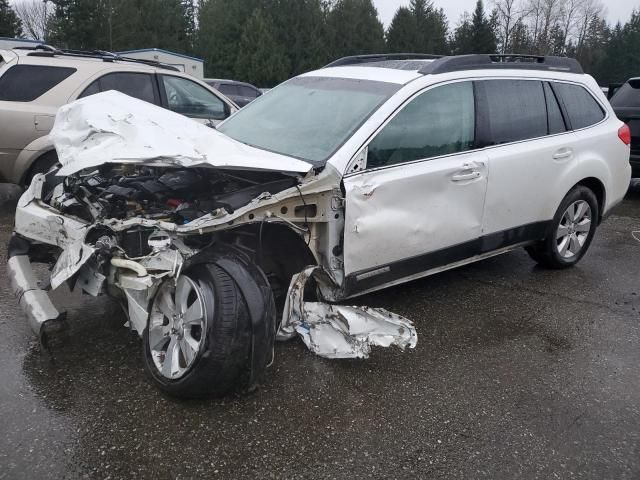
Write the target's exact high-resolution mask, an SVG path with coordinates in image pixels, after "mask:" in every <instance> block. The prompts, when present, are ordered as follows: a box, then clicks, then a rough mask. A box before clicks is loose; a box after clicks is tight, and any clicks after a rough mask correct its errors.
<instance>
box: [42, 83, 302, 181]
mask: <svg viewBox="0 0 640 480" xmlns="http://www.w3.org/2000/svg"><path fill="white" fill-rule="evenodd" d="M49 136H50V138H51V140H52V142H53V144H54V145H55V148H56V151H57V152H58V159H59V160H60V163H61V164H62V168H61V169H60V170H59V172H58V175H63V176H64V175H70V174H73V173H76V172H78V171H80V170H82V169H85V168H89V167H96V166H99V165H102V164H105V163H145V164H156V165H158V164H159V165H179V166H183V167H191V166H193V167H195V166H203V165H211V166H214V167H223V168H235V169H249V170H274V171H281V172H293V173H307V172H309V171H310V170H311V169H312V165H311V164H309V163H307V162H303V161H301V160H297V159H294V158H291V157H287V156H284V155H279V154H276V153H271V152H267V151H265V150H259V149H257V148H253V147H250V146H248V145H245V144H243V143H240V142H237V141H235V140H233V139H232V138H230V137H227V136H226V135H224V134H222V133H220V132H218V131H216V130H214V129H212V128H210V127H207V126H205V125H202V124H200V123H198V122H196V121H194V120H191V119H190V118H187V117H184V116H182V115H179V114H177V113H174V112H171V111H169V110H165V109H164V108H160V107H157V106H155V105H152V104H150V103H147V102H143V101H142V100H138V99H135V98H132V97H129V96H127V95H125V94H123V93H120V92H116V91H108V92H103V93H98V94H96V95H91V96H89V97H86V98H83V99H80V100H77V101H75V102H73V103H70V104H68V105H65V106H63V107H61V108H60V109H59V110H58V114H57V116H56V121H55V125H54V127H53V130H51V133H50V134H49Z"/></svg>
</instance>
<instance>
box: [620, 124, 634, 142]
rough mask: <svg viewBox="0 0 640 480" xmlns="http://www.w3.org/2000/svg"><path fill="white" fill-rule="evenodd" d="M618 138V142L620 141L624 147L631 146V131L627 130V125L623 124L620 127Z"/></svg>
mask: <svg viewBox="0 0 640 480" xmlns="http://www.w3.org/2000/svg"><path fill="white" fill-rule="evenodd" d="M618 137H620V140H622V143H624V144H625V145H627V146H629V145H631V129H630V128H629V125H627V124H626V123H625V124H624V125H622V126H621V127H620V129H619V130H618Z"/></svg>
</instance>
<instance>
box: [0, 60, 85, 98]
mask: <svg viewBox="0 0 640 480" xmlns="http://www.w3.org/2000/svg"><path fill="white" fill-rule="evenodd" d="M75 72H76V69H75V68H69V67H49V66H44V65H15V66H13V67H11V68H9V69H8V70H7V71H6V72H5V73H4V75H2V77H0V100H4V101H9V102H31V101H33V100H35V99H37V98H39V97H41V96H42V95H44V94H45V93H47V92H48V91H49V90H51V89H52V88H53V87H55V86H56V85H58V84H59V83H61V82H62V81H64V80H65V79H67V78H68V77H70V76H71V75H73V74H74V73H75Z"/></svg>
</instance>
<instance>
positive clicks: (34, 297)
mask: <svg viewBox="0 0 640 480" xmlns="http://www.w3.org/2000/svg"><path fill="white" fill-rule="evenodd" d="M7 273H8V275H9V279H10V281H11V289H12V290H13V294H14V295H15V297H16V298H17V299H18V303H19V304H20V307H21V308H22V310H23V311H24V313H25V315H26V316H27V318H28V320H29V326H30V327H31V329H32V330H33V331H34V332H35V334H36V335H38V337H39V338H40V339H41V340H43V333H45V332H46V331H53V330H58V328H57V326H55V325H54V324H62V323H63V321H64V318H65V313H64V312H62V313H61V312H59V311H58V310H57V309H56V307H55V306H54V305H53V303H52V302H51V299H50V298H49V295H48V294H47V292H45V291H44V290H42V289H41V288H40V287H39V285H38V281H37V280H36V277H35V275H34V273H33V269H32V268H31V261H30V260H29V242H27V241H26V240H24V239H23V238H21V237H19V236H17V235H14V236H12V237H11V241H10V242H9V260H8V262H7Z"/></svg>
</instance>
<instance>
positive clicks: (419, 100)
mask: <svg viewBox="0 0 640 480" xmlns="http://www.w3.org/2000/svg"><path fill="white" fill-rule="evenodd" d="M474 132H475V104H474V95H473V85H472V83H471V82H463V83H453V84H451V85H444V86H442V87H437V88H434V89H432V90H428V91H427V92H425V93H423V94H421V95H419V96H418V97H416V98H415V99H413V100H412V101H411V102H410V103H409V104H408V105H407V106H405V107H404V108H403V109H402V110H401V111H400V113H398V114H397V115H396V116H395V117H394V118H393V119H392V120H391V121H390V122H389V123H388V124H387V125H386V126H385V127H384V128H383V129H382V131H380V133H378V135H377V136H376V137H375V138H374V139H373V141H372V142H371V143H370V144H369V154H368V156H367V168H376V167H383V166H387V165H394V164H397V163H403V162H410V161H412V160H421V159H427V158H431V157H437V156H440V155H447V154H451V153H457V152H464V151H466V150H470V149H472V148H473V144H474V137H475V136H474Z"/></svg>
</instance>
